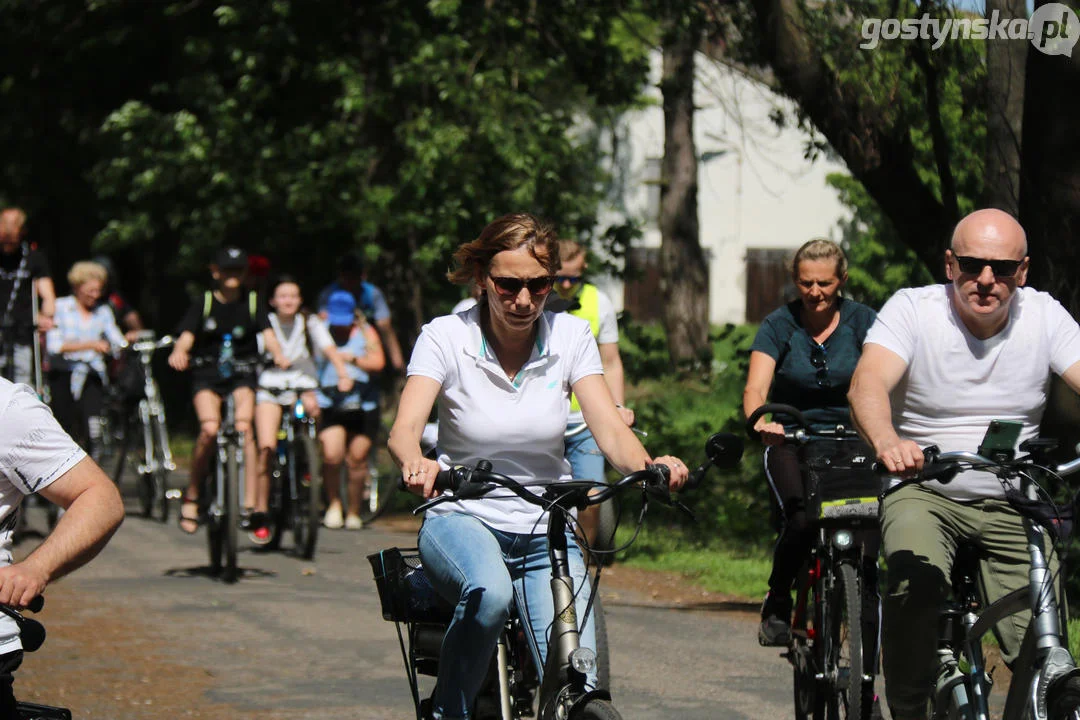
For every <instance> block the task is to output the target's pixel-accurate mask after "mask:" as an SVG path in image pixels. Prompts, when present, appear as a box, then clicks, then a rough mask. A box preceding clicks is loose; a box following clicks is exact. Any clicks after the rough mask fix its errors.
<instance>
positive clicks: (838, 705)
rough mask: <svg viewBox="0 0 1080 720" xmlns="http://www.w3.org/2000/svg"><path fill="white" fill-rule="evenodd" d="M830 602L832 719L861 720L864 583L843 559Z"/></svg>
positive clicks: (829, 699) (827, 643) (827, 673)
mask: <svg viewBox="0 0 1080 720" xmlns="http://www.w3.org/2000/svg"><path fill="white" fill-rule="evenodd" d="M837 569H838V570H839V573H838V575H836V576H835V578H834V580H835V584H834V585H833V587H832V591H831V592H830V593H829V596H828V602H827V604H826V612H827V613H828V621H827V622H828V627H827V630H826V638H825V648H826V655H825V667H824V669H825V678H826V679H827V682H828V683H829V685H830V686H829V688H828V694H827V698H826V712H827V717H828V718H829V720H833V718H835V719H836V720H861V719H862V718H864V717H866V714H865V713H864V712H863V711H864V709H865V708H864V707H863V705H864V695H865V694H866V693H865V692H864V681H863V675H864V669H863V641H862V583H861V582H860V576H859V575H860V574H859V570H858V568H856V567H855V565H853V564H852V563H851V562H846V561H845V562H841V563H840V564H839V566H838V568H837Z"/></svg>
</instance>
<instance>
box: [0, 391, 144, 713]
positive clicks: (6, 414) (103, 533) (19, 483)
mask: <svg viewBox="0 0 1080 720" xmlns="http://www.w3.org/2000/svg"><path fill="white" fill-rule="evenodd" d="M33 493H37V494H40V495H42V496H44V497H45V499H47V500H49V501H50V502H53V503H55V504H56V505H59V506H60V507H62V508H64V509H65V510H66V512H65V513H64V514H63V516H62V517H61V518H60V520H59V522H57V524H56V528H55V529H54V530H53V531H52V532H51V533H50V534H49V536H48V537H47V538H45V541H44V542H42V543H41V545H39V546H38V547H37V549H35V550H34V551H33V552H32V553H30V555H29V556H27V557H26V559H24V560H22V561H21V562H17V563H13V562H12V556H11V545H12V535H13V533H14V531H15V526H16V524H17V523H18V515H19V513H20V512H21V511H22V508H21V505H22V502H23V500H24V499H25V498H26V496H28V495H30V494H33ZM123 518H124V503H123V501H122V500H121V499H120V493H119V492H118V491H117V489H116V485H114V484H113V482H112V480H110V479H109V477H108V476H107V475H105V473H104V472H102V470H101V468H99V467H98V466H97V465H96V464H95V463H94V461H93V460H91V459H90V458H88V457H87V455H86V453H85V452H84V451H83V450H82V448H80V447H79V446H78V445H76V444H75V441H74V440H72V439H71V437H69V436H68V434H67V433H65V432H64V431H63V430H62V429H61V428H60V424H59V423H57V422H56V419H55V418H53V415H52V412H50V411H49V408H48V407H46V406H45V404H44V403H42V402H41V401H40V400H38V398H37V395H36V394H35V393H34V391H33V390H32V389H31V388H30V387H29V386H28V385H15V384H12V383H10V382H8V381H7V380H3V379H0V603H2V604H4V605H11V606H13V607H16V608H23V607H26V605H27V604H28V603H29V602H30V601H31V600H32V599H33V598H34V596H36V595H39V594H41V592H42V591H43V590H44V589H45V587H46V586H47V585H48V584H49V583H51V582H53V581H54V580H57V579H59V578H61V577H63V576H64V575H66V574H67V573H69V572H71V571H72V570H75V569H76V568H78V567H80V566H81V565H84V564H85V563H87V562H89V561H90V560H91V559H92V558H93V557H94V556H95V555H97V554H98V552H100V551H101V549H102V548H103V547H105V543H107V542H108V540H109V538H110V537H112V534H113V532H115V531H116V528H117V527H119V526H120V522H121V520H123ZM21 662H22V644H21V642H20V640H19V628H18V625H16V624H15V621H14V620H12V619H11V618H9V617H7V616H6V615H0V717H2V718H13V717H16V708H15V697H14V693H13V692H12V681H13V678H12V672H13V671H14V670H15V669H16V668H18V667H19V664H20V663H21Z"/></svg>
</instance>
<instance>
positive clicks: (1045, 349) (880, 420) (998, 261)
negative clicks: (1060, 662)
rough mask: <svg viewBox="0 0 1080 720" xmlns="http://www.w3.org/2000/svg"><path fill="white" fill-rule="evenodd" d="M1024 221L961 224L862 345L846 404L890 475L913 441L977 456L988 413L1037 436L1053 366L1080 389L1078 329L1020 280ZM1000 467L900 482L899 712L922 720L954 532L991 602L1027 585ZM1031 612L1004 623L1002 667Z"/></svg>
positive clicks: (913, 458)
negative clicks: (974, 552) (937, 275)
mask: <svg viewBox="0 0 1080 720" xmlns="http://www.w3.org/2000/svg"><path fill="white" fill-rule="evenodd" d="M1028 266H1029V258H1028V257H1027V238H1026V236H1025V233H1024V230H1023V228H1021V227H1020V224H1019V223H1017V222H1016V220H1015V219H1013V218H1012V216H1010V215H1008V214H1007V213H1005V212H1002V211H1000V210H993V209H988V210H979V211H976V212H974V213H971V214H970V215H968V216H967V217H965V218H964V219H963V220H961V221H960V223H959V224H958V225H957V226H956V229H955V231H954V233H953V237H952V243H951V248H950V249H949V250H947V251H946V252H945V273H946V276H947V277H948V279H949V280H950V281H951V282H950V283H946V284H944V285H932V286H927V287H922V288H914V289H908V290H901V291H899V292H898V293H896V294H895V295H894V296H893V297H892V298H890V300H889V301H888V302H887V303H886V304H885V307H883V308H882V310H881V312H880V313H879V314H878V317H877V321H876V322H875V324H874V325H873V327H871V329H870V331H869V333H868V334H867V336H866V342H865V344H864V345H863V352H862V357H861V359H860V360H859V364H858V367H857V368H856V370H855V375H854V377H853V378H852V381H851V390H850V392H849V394H848V400H849V401H850V403H851V410H852V417H853V419H854V421H855V424H856V426H857V427H858V429H859V432H860V433H862V435H863V436H864V437H865V438H866V440H867V442H869V443H870V445H871V446H872V447H873V448H874V451H875V454H876V455H877V457H878V459H879V460H880V461H881V462H882V463H883V464H884V465H885V466H886V467H887V468H888V469H889V470H890V471H891V472H894V473H898V474H902V475H907V474H911V473H913V472H916V471H918V470H920V469H921V468H922V465H923V453H922V450H921V448H922V447H926V446H929V445H937V446H939V447H940V448H941V450H942V451H944V452H949V451H954V450H968V451H972V452H974V451H975V450H976V449H977V448H978V446H979V444H980V440H981V439H982V437H983V435H984V434H985V432H986V429H987V426H988V425H989V423H990V421H991V420H995V419H1002V420H1014V421H1019V422H1020V423H1022V424H1023V430H1022V432H1021V434H1020V442H1022V441H1023V440H1026V439H1028V438H1032V437H1035V436H1036V435H1038V432H1039V423H1040V421H1041V419H1042V414H1043V410H1044V408H1045V406H1046V399H1047V388H1048V387H1049V381H1050V374H1051V373H1055V374H1057V375H1060V376H1061V377H1062V379H1064V380H1065V382H1066V383H1067V384H1068V385H1069V386H1070V387H1071V388H1072V389H1073V390H1076V391H1080V326H1077V323H1076V321H1075V320H1073V318H1072V317H1071V316H1070V315H1069V314H1068V312H1066V310H1065V308H1063V307H1062V306H1061V305H1060V304H1059V303H1058V302H1057V301H1056V300H1054V299H1053V298H1052V297H1050V295H1048V294H1046V293H1041V292H1037V291H1035V290H1032V289H1031V288H1026V287H1024V284H1025V282H1026V280H1027V272H1028ZM1003 498H1004V490H1003V488H1002V486H1001V484H1000V482H999V481H998V480H997V479H996V477H995V476H993V475H991V474H989V473H986V472H977V471H967V472H963V473H961V474H960V475H958V476H957V477H956V479H954V480H953V481H952V482H951V483H949V484H948V485H941V484H939V483H933V482H927V483H923V484H921V485H911V486H908V487H906V488H904V489H902V490H900V491H898V492H896V493H895V494H893V495H890V496H889V497H888V498H887V499H886V501H885V506H884V508H883V513H882V551H883V553H884V555H885V558H886V562H887V564H888V568H889V575H888V582H889V586H888V588H887V591H886V594H885V596H884V601H883V605H884V616H883V621H884V622H883V635H882V641H883V642H882V645H883V653H884V655H883V657H884V671H885V688H886V693H887V697H888V701H889V705H890V707H891V709H892V714H893V717H894V718H896V719H897V720H910V719H911V718H925V717H926V703H927V696H928V694H929V691H930V689H931V688H932V687H933V683H934V678H935V675H936V673H937V659H936V648H937V634H938V622H937V618H938V612H939V610H940V607H941V603H942V601H943V600H944V598H945V596H946V594H947V591H948V587H949V577H950V572H951V568H952V560H953V557H954V555H955V549H956V546H957V544H958V542H960V541H967V542H971V543H974V544H975V545H977V546H978V547H979V548H980V551H981V553H980V556H981V557H982V558H984V559H983V562H982V569H981V575H982V581H983V585H984V587H985V589H986V595H987V600H988V601H993V600H994V599H996V598H998V597H1001V596H1002V595H1004V594H1006V593H1008V592H1010V591H1012V590H1015V589H1017V588H1020V587H1024V586H1026V585H1027V583H1028V577H1027V572H1028V565H1029V559H1028V553H1027V547H1026V539H1025V535H1024V530H1023V526H1022V523H1021V520H1020V517H1019V515H1017V514H1016V512H1015V511H1014V510H1013V509H1012V508H1011V507H1009V505H1008V504H1007V503H1006V502H1005V501H1004V499H1003ZM1029 617H1030V616H1029V614H1028V613H1024V614H1020V615H1013V616H1011V617H1010V618H1008V619H1007V620H1006V621H1005V622H1003V623H1001V625H999V626H998V628H997V629H996V630H997V634H998V637H999V640H1000V641H1001V646H1002V654H1003V656H1004V658H1005V660H1006V662H1009V663H1011V662H1012V660H1014V659H1015V658H1016V654H1017V652H1018V650H1019V646H1020V641H1021V639H1022V638H1023V633H1024V631H1025V629H1026V626H1027V623H1028V620H1029Z"/></svg>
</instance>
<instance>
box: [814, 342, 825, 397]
mask: <svg viewBox="0 0 1080 720" xmlns="http://www.w3.org/2000/svg"><path fill="white" fill-rule="evenodd" d="M810 364H811V365H813V366H814V368H815V369H816V370H817V384H818V387H828V386H829V363H828V361H827V359H826V357H825V346H824V345H819V344H817V343H814V345H813V347H812V348H810Z"/></svg>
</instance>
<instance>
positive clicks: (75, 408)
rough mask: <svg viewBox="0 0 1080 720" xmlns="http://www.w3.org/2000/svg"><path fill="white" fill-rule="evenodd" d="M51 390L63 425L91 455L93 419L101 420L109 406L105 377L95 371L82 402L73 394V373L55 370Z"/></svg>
mask: <svg viewBox="0 0 1080 720" xmlns="http://www.w3.org/2000/svg"><path fill="white" fill-rule="evenodd" d="M49 388H50V389H51V391H52V410H53V414H54V415H56V419H57V420H58V421H59V422H60V426H61V427H62V428H64V430H66V431H67V433H68V435H71V437H72V439H73V440H74V441H75V442H77V443H78V444H79V445H80V446H82V448H83V450H85V451H86V452H88V453H89V452H91V450H92V447H91V438H90V418H92V417H100V416H101V412H102V409H103V408H104V407H105V386H104V385H103V384H102V382H101V377H100V376H98V374H97V373H96V372H94V371H92V370H91V371H90V372H89V373H88V374H87V376H86V382H85V383H84V384H83V389H82V395H81V396H80V397H79V399H78V400H76V399H75V396H74V395H72V394H71V371H70V370H53V371H51V372H50V373H49Z"/></svg>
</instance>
